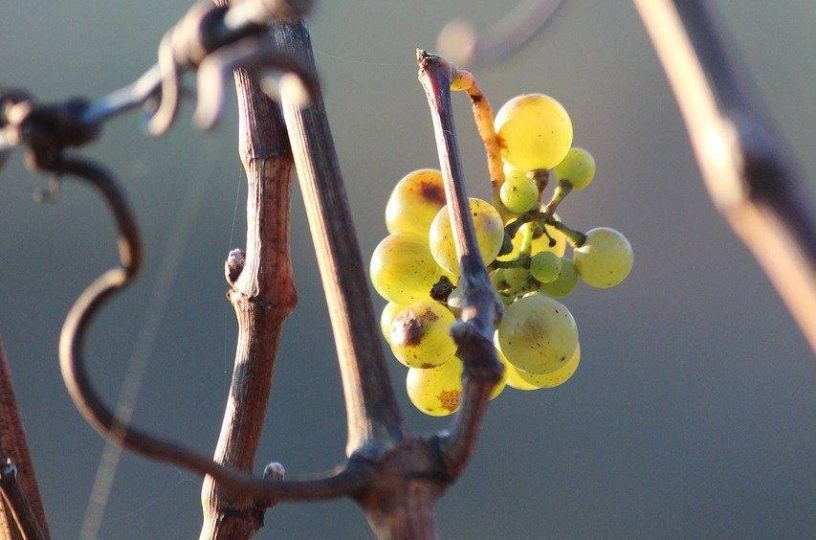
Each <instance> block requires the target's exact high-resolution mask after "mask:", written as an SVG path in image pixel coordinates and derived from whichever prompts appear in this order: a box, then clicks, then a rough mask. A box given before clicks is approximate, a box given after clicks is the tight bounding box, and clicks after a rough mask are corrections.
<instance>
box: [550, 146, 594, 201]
mask: <svg viewBox="0 0 816 540" xmlns="http://www.w3.org/2000/svg"><path fill="white" fill-rule="evenodd" d="M553 172H555V177H556V178H557V179H558V180H559V181H560V180H567V181H568V182H569V183H570V184H572V189H574V190H575V191H580V190H582V189H584V188H585V187H587V186H588V185H589V184H590V183H591V182H592V179H593V178H595V158H594V157H592V154H590V153H589V152H587V151H586V150H584V149H583V148H578V147H575V148H570V151H569V152H567V155H566V156H565V157H564V159H563V161H561V163H559V164H558V165H556V166H555V168H554V169H553Z"/></svg>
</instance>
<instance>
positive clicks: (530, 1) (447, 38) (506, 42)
mask: <svg viewBox="0 0 816 540" xmlns="http://www.w3.org/2000/svg"><path fill="white" fill-rule="evenodd" d="M562 2H563V0H526V1H524V2H523V3H521V4H519V5H517V6H516V7H515V8H513V10H512V11H511V12H510V13H508V14H507V15H506V16H505V17H504V18H502V19H500V20H499V21H498V22H497V23H496V24H494V25H493V26H491V27H489V28H487V29H485V30H482V31H481V32H477V31H476V29H475V28H473V26H471V24H470V23H468V22H465V21H461V20H454V21H451V22H449V23H448V24H447V25H445V27H444V28H443V29H442V31H441V32H440V33H439V37H438V38H437V48H438V49H439V52H440V54H441V55H443V56H445V57H447V58H448V59H449V60H450V61H451V62H453V63H455V64H459V65H461V66H473V65H476V64H489V63H491V62H496V61H498V60H501V59H502V58H504V57H505V56H508V55H509V54H512V53H513V52H515V51H516V50H517V49H519V48H521V47H522V46H523V45H524V44H525V43H527V42H528V41H530V40H531V39H533V38H534V37H535V36H536V35H537V34H538V33H539V32H540V31H541V30H543V29H544V27H545V26H547V23H548V22H550V21H551V20H552V16H553V14H554V13H555V11H556V10H557V9H558V7H559V6H560V5H561V3H562Z"/></svg>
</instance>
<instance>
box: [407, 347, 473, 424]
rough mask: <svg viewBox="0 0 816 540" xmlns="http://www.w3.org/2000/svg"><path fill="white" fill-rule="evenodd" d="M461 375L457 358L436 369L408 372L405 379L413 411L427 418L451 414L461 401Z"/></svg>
mask: <svg viewBox="0 0 816 540" xmlns="http://www.w3.org/2000/svg"><path fill="white" fill-rule="evenodd" d="M462 371H463V366H462V361H461V360H459V359H458V358H454V359H453V360H452V361H450V362H447V363H445V364H442V365H441V366H439V367H435V368H430V369H417V368H411V369H409V370H408V375H407V377H406V378H405V388H406V390H407V391H408V398H409V399H410V400H411V403H413V404H414V407H416V408H417V409H419V410H420V411H422V412H424V413H425V414H428V415H430V416H447V415H449V414H453V413H455V412H456V410H457V409H458V408H459V401H460V399H461V397H462Z"/></svg>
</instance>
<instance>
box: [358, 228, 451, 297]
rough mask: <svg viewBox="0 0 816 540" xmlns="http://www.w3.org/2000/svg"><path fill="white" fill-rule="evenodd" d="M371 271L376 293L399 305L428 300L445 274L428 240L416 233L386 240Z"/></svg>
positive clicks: (382, 243) (375, 258)
mask: <svg viewBox="0 0 816 540" xmlns="http://www.w3.org/2000/svg"><path fill="white" fill-rule="evenodd" d="M369 270H370V273H371V283H372V284H373V285H374V289H376V290H377V292H378V293H379V294H380V296H382V297H383V298H385V299H386V300H388V301H389V302H396V303H398V304H411V303H413V302H417V301H419V300H424V299H425V298H427V297H428V295H429V294H430V291H431V287H433V285H434V284H435V283H436V282H437V281H439V278H440V277H442V275H443V274H444V272H443V270H442V269H441V268H439V266H438V265H437V264H436V262H434V259H433V256H432V255H431V250H430V249H429V248H428V241H427V239H425V238H423V237H422V236H419V235H417V234H413V233H397V234H392V235H390V236H387V237H385V238H384V239H383V240H382V242H380V244H379V245H378V246H377V247H376V249H374V253H373V254H372V255H371V265H370V268H369Z"/></svg>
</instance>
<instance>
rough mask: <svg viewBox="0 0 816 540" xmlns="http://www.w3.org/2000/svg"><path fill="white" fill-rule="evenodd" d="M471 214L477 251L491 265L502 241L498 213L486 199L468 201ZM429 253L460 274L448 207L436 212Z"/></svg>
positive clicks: (443, 266)
mask: <svg viewBox="0 0 816 540" xmlns="http://www.w3.org/2000/svg"><path fill="white" fill-rule="evenodd" d="M469 206H470V215H471V217H472V219H473V226H474V228H475V230H476V243H477V244H478V246H479V254H480V255H481V256H482V261H483V262H484V264H485V265H487V264H490V263H491V262H493V260H494V259H495V258H496V255H498V253H499V250H500V249H501V246H502V242H504V226H503V224H502V219H501V216H499V212H498V211H497V210H496V209H495V208H494V207H493V205H491V204H490V203H488V202H485V201H483V200H482V199H475V198H471V199H470V200H469ZM428 240H429V243H430V249H431V253H432V254H433V258H434V259H435V260H436V262H437V263H438V264H439V266H441V267H442V268H444V269H445V270H447V271H448V272H450V273H452V274H456V275H458V274H459V258H458V257H457V256H456V247H455V246H454V243H453V231H452V229H451V224H450V216H448V207H447V206H445V207H443V208H442V209H441V210H439V212H438V213H437V214H436V217H435V218H434V220H433V222H432V223H431V230H430V235H429V238H428Z"/></svg>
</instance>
